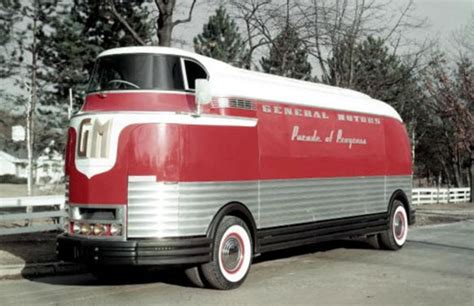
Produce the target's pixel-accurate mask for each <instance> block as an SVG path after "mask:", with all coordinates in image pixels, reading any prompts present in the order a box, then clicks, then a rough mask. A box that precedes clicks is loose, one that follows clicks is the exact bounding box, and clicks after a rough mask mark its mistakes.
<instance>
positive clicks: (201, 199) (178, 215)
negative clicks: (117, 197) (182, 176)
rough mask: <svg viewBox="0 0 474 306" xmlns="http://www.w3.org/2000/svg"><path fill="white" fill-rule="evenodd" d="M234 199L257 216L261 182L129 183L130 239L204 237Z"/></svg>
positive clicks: (130, 181) (135, 181)
mask: <svg viewBox="0 0 474 306" xmlns="http://www.w3.org/2000/svg"><path fill="white" fill-rule="evenodd" d="M231 199H235V200H237V199H238V200H239V201H240V202H242V203H245V204H246V205H247V207H248V208H249V210H250V211H251V213H252V214H253V215H254V216H257V215H258V203H257V199H258V182H256V181H251V182H229V183H226V182H219V183H214V182H212V183H209V182H202V183H201V182H199V183H179V184H178V183H175V184H165V183H161V182H152V181H137V180H135V179H132V180H130V179H129V182H128V226H129V227H128V237H133V238H136V237H177V236H193V235H203V234H205V233H206V230H207V227H208V226H209V224H210V223H211V221H212V218H213V217H214V215H215V214H216V213H217V212H218V211H219V209H220V208H221V207H222V206H223V205H224V204H226V203H229V202H230V201H231Z"/></svg>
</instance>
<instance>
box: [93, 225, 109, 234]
mask: <svg viewBox="0 0 474 306" xmlns="http://www.w3.org/2000/svg"><path fill="white" fill-rule="evenodd" d="M106 229H107V228H106V227H105V225H103V224H99V223H97V224H96V225H94V235H96V236H102V235H104V234H105V232H106Z"/></svg>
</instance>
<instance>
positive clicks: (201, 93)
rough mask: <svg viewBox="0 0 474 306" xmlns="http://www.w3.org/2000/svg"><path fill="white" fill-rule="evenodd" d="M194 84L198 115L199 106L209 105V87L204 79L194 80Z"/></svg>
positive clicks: (199, 111)
mask: <svg viewBox="0 0 474 306" xmlns="http://www.w3.org/2000/svg"><path fill="white" fill-rule="evenodd" d="M195 82H196V83H195V85H196V90H195V97H196V112H197V113H198V114H200V113H201V105H206V104H209V103H211V100H212V96H211V87H210V86H209V81H208V80H206V79H196V80H195Z"/></svg>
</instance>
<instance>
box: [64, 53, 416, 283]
mask: <svg viewBox="0 0 474 306" xmlns="http://www.w3.org/2000/svg"><path fill="white" fill-rule="evenodd" d="M410 152H411V151H410V144H409V140H408V138H407V133H406V130H405V127H404V125H403V122H402V119H401V118H400V116H399V114H398V113H397V112H396V111H395V110H394V109H393V108H392V107H391V106H389V105H387V104H385V103H383V102H381V101H377V100H375V99H372V98H371V97H369V96H367V95H365V94H362V93H359V92H356V91H352V90H348V89H341V88H336V87H331V86H326V85H321V84H316V83H311V82H304V81H298V80H294V79H289V78H284V77H279V76H273V75H268V74H264V73H259V72H253V71H247V70H243V69H238V68H235V67H232V66H231V65H228V64H226V63H223V62H220V61H217V60H214V59H211V58H208V57H204V56H200V55H197V54H194V53H191V52H185V51H183V50H179V49H173V48H162V47H127V48H118V49H112V50H108V51H105V52H103V53H101V54H100V55H99V56H98V58H97V62H96V64H95V68H94V71H93V74H92V77H91V80H90V83H89V87H88V94H87V96H86V98H85V102H84V105H83V106H82V109H81V110H80V111H79V112H78V113H77V114H76V115H75V116H74V117H73V118H72V119H71V123H70V128H69V131H68V142H67V153H66V176H67V180H68V186H67V187H68V188H67V210H68V218H67V222H66V224H65V232H64V233H63V234H61V235H60V236H59V237H58V240H57V254H58V257H59V258H60V259H62V260H64V261H73V262H82V263H85V264H87V265H89V266H90V267H91V269H93V271H94V272H96V274H98V275H104V273H105V274H107V273H113V271H114V270H115V269H118V268H120V266H131V265H139V266H161V267H163V266H167V267H174V268H177V267H179V268H184V269H185V271H186V274H187V275H188V277H189V279H190V280H191V281H192V282H193V283H194V284H195V285H197V286H208V287H211V288H216V289H232V288H236V287H238V286H239V285H240V284H241V283H242V282H243V281H244V280H245V278H246V276H247V274H248V272H249V269H250V266H251V263H252V259H253V258H254V257H255V256H258V255H259V254H261V253H264V252H269V251H277V250H282V249H286V248H291V247H296V246H302V245H307V244H313V243H317V242H321V241H327V240H333V239H344V238H350V237H368V238H369V239H375V240H376V241H378V243H379V245H380V246H381V247H383V248H385V249H390V250H397V249H400V248H401V247H402V246H403V245H404V244H405V241H406V239H407V232H408V225H410V224H412V223H414V220H415V215H414V210H413V209H412V208H411V203H410V202H411V200H410V199H411V180H412V168H411V156H410ZM104 271H106V272H104Z"/></svg>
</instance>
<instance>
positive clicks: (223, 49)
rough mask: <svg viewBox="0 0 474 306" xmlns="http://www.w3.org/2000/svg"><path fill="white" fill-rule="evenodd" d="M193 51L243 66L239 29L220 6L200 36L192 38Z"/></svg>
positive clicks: (243, 52) (243, 54)
mask: <svg viewBox="0 0 474 306" xmlns="http://www.w3.org/2000/svg"><path fill="white" fill-rule="evenodd" d="M194 51H196V53H199V54H202V55H205V56H209V57H212V58H215V59H218V60H221V61H224V62H227V63H230V64H232V65H234V66H237V67H242V66H243V60H244V56H245V49H244V47H243V42H242V38H241V36H240V33H239V28H238V27H237V25H236V24H235V22H234V20H232V19H231V17H230V16H229V15H228V14H227V12H226V10H225V9H224V8H223V7H222V6H221V7H219V8H218V9H217V10H216V12H215V15H214V16H211V17H209V21H208V23H207V24H205V25H204V26H203V32H202V34H199V35H198V36H196V37H195V38H194Z"/></svg>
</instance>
